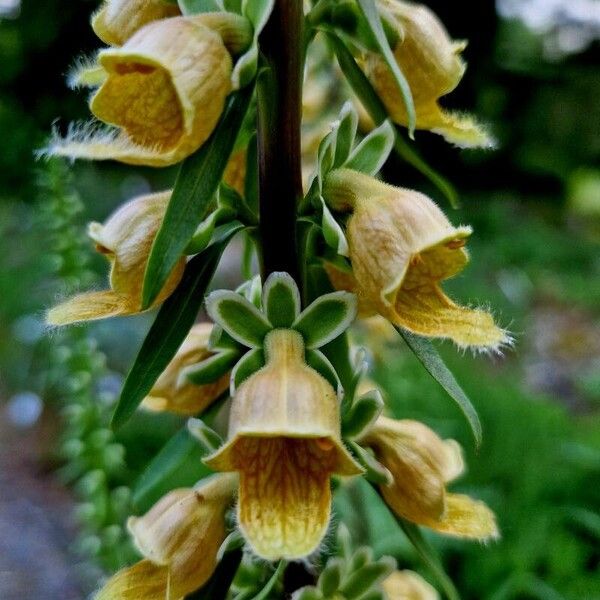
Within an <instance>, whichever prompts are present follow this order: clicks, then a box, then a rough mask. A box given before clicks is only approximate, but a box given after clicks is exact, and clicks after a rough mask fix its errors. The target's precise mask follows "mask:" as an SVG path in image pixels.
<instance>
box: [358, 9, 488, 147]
mask: <svg viewBox="0 0 600 600" xmlns="http://www.w3.org/2000/svg"><path fill="white" fill-rule="evenodd" d="M379 4H380V6H381V7H382V8H383V9H384V10H386V11H387V12H388V14H390V15H391V16H392V18H393V19H394V20H395V21H396V23H397V24H398V29H399V33H400V36H399V39H398V42H397V44H396V47H395V48H394V57H395V58H396V61H397V63H398V66H399V67H400V69H401V70H402V73H403V74H404V76H405V77H406V80H407V81H408V84H409V86H410V90H411V92H412V96H413V101H414V105H415V112H416V117H417V123H416V125H417V128H418V129H428V130H431V131H433V132H434V133H438V134H440V135H442V136H444V138H445V139H447V140H448V141H449V142H452V143H454V144H456V145H458V146H461V147H482V146H483V147H485V146H488V147H489V146H491V145H493V140H492V139H491V138H490V136H489V135H488V134H487V133H486V132H485V131H484V130H483V129H482V128H481V126H480V125H478V124H477V123H476V122H475V121H474V120H473V118H472V117H470V116H468V115H462V114H457V113H454V112H449V111H446V110H444V109H443V108H442V107H441V106H440V105H439V103H438V100H439V99H440V98H441V97H442V96H445V95H446V94H448V93H450V92H451V91H452V90H454V88H456V86H457V85H458V84H459V82H460V80H461V79H462V77H463V75H464V72H465V68H466V65H465V63H464V61H463V60H462V58H461V56H460V55H461V52H462V51H463V50H464V49H465V46H466V44H465V42H462V41H460V42H456V41H453V40H451V39H450V37H449V36H448V33H447V31H446V30H445V28H444V26H443V24H442V23H441V22H440V21H439V19H438V18H437V17H436V15H435V14H434V13H433V12H431V10H430V9H429V8H427V7H426V6H424V5H421V4H413V3H412V2H403V1H402V0H379ZM364 69H365V72H366V74H367V76H368V77H369V79H370V81H371V83H372V84H373V86H374V87H375V89H376V90H377V92H378V94H379V96H380V97H381V99H382V101H383V103H384V104H385V105H386V107H387V109H388V112H389V114H390V116H391V118H392V119H393V120H394V121H395V122H396V123H399V124H400V125H404V126H406V125H408V116H407V113H406V108H405V106H404V100H403V99H402V96H401V94H400V91H399V90H398V87H397V85H396V81H395V79H394V76H393V75H392V73H391V71H390V69H389V68H388V66H387V64H386V63H385V61H384V60H383V58H382V57H381V56H380V55H378V54H369V55H368V56H367V57H366V59H365V62H364Z"/></svg>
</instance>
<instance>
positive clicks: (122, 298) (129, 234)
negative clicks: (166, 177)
mask: <svg viewBox="0 0 600 600" xmlns="http://www.w3.org/2000/svg"><path fill="white" fill-rule="evenodd" d="M170 196H171V192H159V193H156V194H150V195H148V196H140V197H138V198H135V199H133V200H130V201H129V202H127V203H126V204H124V205H123V206H121V207H120V208H119V209H118V210H117V211H116V212H115V213H114V214H113V215H112V216H111V217H110V218H109V219H108V220H107V222H106V223H105V224H104V225H102V224H100V223H90V225H89V228H88V235H89V236H90V238H92V240H93V241H94V242H95V243H96V249H97V251H98V252H100V253H101V254H103V255H104V256H106V258H107V259H108V261H109V262H110V264H111V269H110V287H111V289H110V290H106V291H99V292H87V293H84V294H78V295H77V296H74V297H73V298H71V299H69V300H67V301H66V302H63V303H62V304H59V305H58V306H55V307H54V308H51V309H50V310H49V311H48V313H47V315H46V320H47V322H48V324H50V325H67V324H69V323H76V322H78V321H91V320H95V319H104V318H106V317H114V316H119V315H131V314H135V313H139V312H141V303H142V284H143V281H144V272H145V270H146V263H147V262H148V256H149V253H150V248H151V246H152V242H153V241H154V238H155V236H156V233H157V231H158V229H159V227H160V225H161V223H162V219H163V217H164V214H165V210H166V208H167V204H168V202H169V198H170ZM184 268H185V258H181V259H180V260H179V261H178V262H177V265H176V266H175V268H174V269H173V272H172V273H171V275H170V277H169V278H168V279H167V282H166V283H165V285H164V287H163V289H162V291H161V293H160V294H159V295H158V297H157V298H156V300H155V302H154V306H156V305H158V304H160V303H162V302H163V301H164V300H165V299H166V298H167V297H168V296H170V295H171V293H172V292H173V291H174V290H175V288H176V287H177V284H178V283H179V281H180V279H181V277H182V275H183V270H184Z"/></svg>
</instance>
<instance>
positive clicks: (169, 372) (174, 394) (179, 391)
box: [142, 323, 229, 416]
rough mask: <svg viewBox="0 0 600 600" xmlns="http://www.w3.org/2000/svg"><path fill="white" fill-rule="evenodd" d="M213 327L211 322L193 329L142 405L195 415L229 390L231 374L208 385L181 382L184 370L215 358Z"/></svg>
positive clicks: (155, 409) (156, 409) (151, 408)
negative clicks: (212, 344) (210, 345)
mask: <svg viewBox="0 0 600 600" xmlns="http://www.w3.org/2000/svg"><path fill="white" fill-rule="evenodd" d="M212 328H213V326H212V325H211V324H210V323H198V324H196V325H194V326H193V327H192V329H191V331H190V333H189V334H188V336H187V337H186V338H185V340H184V341H183V344H182V345H181V347H180V348H179V350H178V351H177V354H175V356H174V357H173V360H171V362H170V363H169V364H168V365H167V368H166V369H165V370H164V371H163V373H162V374H161V376H160V377H159V378H158V379H157V380H156V383H155V384H154V386H153V387H152V389H151V390H150V393H149V394H148V396H146V398H145V399H144V402H143V404H142V406H144V407H145V408H147V409H149V410H154V411H170V412H174V413H178V414H182V415H187V416H192V415H196V414H198V413H201V412H202V411H204V410H205V409H206V408H207V407H208V406H210V405H211V404H212V402H213V401H214V400H216V399H217V398H218V397H219V396H220V395H221V394H222V393H223V392H224V391H226V390H227V388H228V387H229V375H224V376H223V377H220V378H219V379H217V380H216V381H214V382H213V383H207V384H205V385H194V384H193V383H189V382H187V381H184V382H180V381H179V374H180V373H181V371H182V369H184V368H185V367H187V366H189V365H194V364H196V363H199V362H201V361H203V360H205V359H207V358H209V357H210V356H212V355H213V353H212V352H211V351H210V350H209V349H208V341H209V338H210V334H211V331H212Z"/></svg>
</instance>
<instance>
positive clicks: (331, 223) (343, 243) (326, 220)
mask: <svg viewBox="0 0 600 600" xmlns="http://www.w3.org/2000/svg"><path fill="white" fill-rule="evenodd" d="M319 203H320V205H321V210H322V211H323V216H322V218H321V227H322V229H323V237H324V238H325V241H326V242H327V245H328V246H330V247H331V248H333V249H334V250H335V251H336V252H337V253H338V254H341V255H342V256H348V255H349V254H350V247H349V246H348V240H347V239H346V234H345V233H344V230H343V229H342V228H341V227H340V224H339V223H338V222H337V221H336V219H335V217H334V216H333V215H332V214H331V211H330V210H329V207H328V206H327V204H326V203H325V200H324V198H323V196H319Z"/></svg>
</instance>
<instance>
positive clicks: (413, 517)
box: [361, 417, 499, 540]
mask: <svg viewBox="0 0 600 600" xmlns="http://www.w3.org/2000/svg"><path fill="white" fill-rule="evenodd" d="M361 443H362V444H364V445H366V446H369V447H371V448H372V449H373V451H374V452H375V456H376V458H377V460H378V461H379V462H380V463H381V464H382V465H384V466H385V467H386V468H387V469H388V470H389V471H390V473H391V475H392V477H393V482H392V483H391V484H390V485H382V486H381V487H380V489H381V493H382V495H383V497H384V499H385V501H386V502H387V504H388V505H389V506H390V508H391V509H392V510H393V511H394V512H395V513H396V514H397V515H399V516H401V517H402V518H404V519H407V520H409V521H412V522H413V523H417V524H419V525H425V526H426V527H430V528H431V529H434V530H436V531H439V532H440V533H446V534H449V535H455V536H460V537H466V538H472V539H479V540H486V539H493V538H497V537H498V536H499V533H498V529H497V527H496V519H495V516H494V513H493V512H492V511H491V510H490V509H489V508H488V507H487V506H486V505H485V504H484V503H483V502H480V501H478V500H473V499H472V498H470V497H469V496H465V495H462V494H451V493H448V492H447V491H446V485H447V484H448V483H450V482H452V481H454V480H455V479H456V478H457V477H458V476H459V475H461V474H462V472H463V471H464V462H463V458H462V453H461V449H460V446H459V445H458V444H457V443H456V442H455V441H454V440H442V439H440V438H439V437H438V436H437V434H436V433H434V432H433V431H432V430H431V429H429V428H428V427H426V426H425V425H423V424H422V423H419V422H417V421H410V420H395V419H389V418H387V417H379V418H378V419H377V421H376V422H375V424H374V425H373V427H372V428H371V430H370V431H369V432H367V434H366V435H365V436H364V437H363V438H362V440H361Z"/></svg>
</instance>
